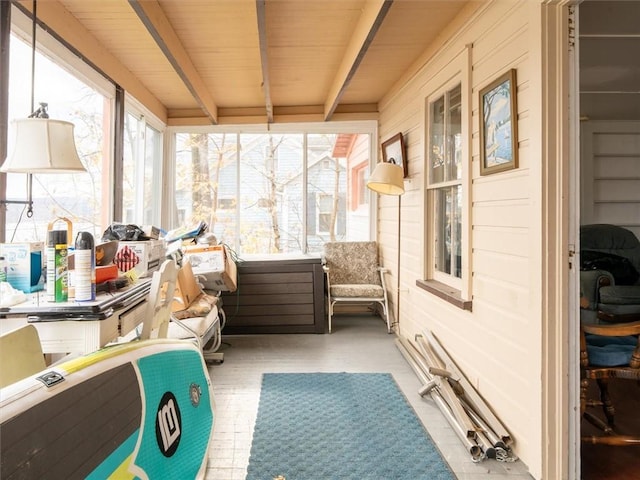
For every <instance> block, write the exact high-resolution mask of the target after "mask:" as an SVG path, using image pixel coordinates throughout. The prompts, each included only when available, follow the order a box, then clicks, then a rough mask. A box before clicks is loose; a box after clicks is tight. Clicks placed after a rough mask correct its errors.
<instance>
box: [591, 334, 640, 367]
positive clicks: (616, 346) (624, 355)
mask: <svg viewBox="0 0 640 480" xmlns="http://www.w3.org/2000/svg"><path fill="white" fill-rule="evenodd" d="M585 339H586V341H587V354H588V356H589V365H596V366H601V367H617V366H623V365H628V364H629V362H630V361H631V355H632V354H633V351H634V350H635V348H636V345H637V344H638V338H637V337H636V336H634V335H629V336H626V337H605V336H602V335H591V334H586V335H585Z"/></svg>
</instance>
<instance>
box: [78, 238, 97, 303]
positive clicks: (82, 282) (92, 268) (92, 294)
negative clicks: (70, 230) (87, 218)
mask: <svg viewBox="0 0 640 480" xmlns="http://www.w3.org/2000/svg"><path fill="white" fill-rule="evenodd" d="M75 247H76V248H75V253H74V256H75V260H74V261H75V274H74V277H73V282H74V287H75V295H76V297H75V299H76V302H89V301H92V300H95V299H96V247H95V242H94V240H93V235H91V234H90V233H89V232H78V235H77V236H76V244H75Z"/></svg>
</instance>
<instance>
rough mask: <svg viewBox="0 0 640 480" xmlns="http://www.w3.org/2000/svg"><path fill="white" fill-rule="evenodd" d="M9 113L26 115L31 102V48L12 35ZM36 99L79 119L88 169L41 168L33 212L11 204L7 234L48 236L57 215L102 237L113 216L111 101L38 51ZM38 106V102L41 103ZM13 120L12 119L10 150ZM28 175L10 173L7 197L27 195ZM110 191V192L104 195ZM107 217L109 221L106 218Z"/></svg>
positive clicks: (57, 113)
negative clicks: (108, 173)
mask: <svg viewBox="0 0 640 480" xmlns="http://www.w3.org/2000/svg"><path fill="white" fill-rule="evenodd" d="M10 62H11V63H10V76H9V119H10V120H11V119H14V118H26V117H27V116H28V115H29V114H30V113H31V111H30V108H31V107H30V103H31V82H30V79H31V48H30V46H29V45H27V44H25V43H24V42H23V41H22V40H21V39H19V38H18V37H16V36H14V35H12V36H11V54H10ZM35 99H36V101H40V100H42V101H47V102H48V104H49V115H50V117H51V118H54V119H58V120H66V121H70V122H72V123H74V125H75V131H74V134H75V141H76V147H77V150H78V154H79V156H80V159H81V160H82V163H83V164H84V166H85V168H86V169H87V173H78V174H38V175H34V177H33V200H34V205H33V210H34V215H33V217H32V218H27V217H26V215H25V214H24V212H25V208H24V206H23V205H8V208H7V221H6V240H7V241H8V242H10V241H44V240H45V238H46V230H47V224H48V223H49V222H50V221H52V220H53V219H55V218H56V217H67V218H69V219H70V220H72V222H73V230H74V232H77V231H80V230H84V231H89V232H91V233H92V234H93V235H94V236H96V237H97V238H101V237H102V232H103V231H104V228H105V227H106V225H103V219H106V218H107V217H108V209H109V202H108V201H107V199H108V192H106V191H105V192H103V178H102V172H103V170H105V167H104V165H107V164H108V158H109V146H108V139H109V124H108V121H107V120H105V119H108V118H109V117H110V115H109V105H110V103H109V101H108V99H107V98H105V97H104V96H103V95H101V94H100V93H98V92H97V91H96V90H95V89H93V88H92V87H91V86H89V85H87V84H86V83H84V82H82V81H80V80H79V79H78V78H76V77H75V76H73V75H71V74H70V73H68V72H67V71H66V70H64V69H62V68H61V67H59V66H58V65H56V64H54V63H53V62H52V61H51V60H49V59H48V58H47V57H45V56H43V55H40V54H39V53H37V54H36V75H35ZM36 106H37V105H36ZM13 128H14V127H13V125H12V122H11V121H10V122H9V131H8V139H9V145H8V150H9V152H10V151H11V150H12V144H11V142H12V141H13ZM25 186H26V175H24V174H8V175H7V198H8V199H10V200H11V199H13V200H24V199H26V187H25ZM103 194H104V198H103ZM104 223H106V221H105V222H104Z"/></svg>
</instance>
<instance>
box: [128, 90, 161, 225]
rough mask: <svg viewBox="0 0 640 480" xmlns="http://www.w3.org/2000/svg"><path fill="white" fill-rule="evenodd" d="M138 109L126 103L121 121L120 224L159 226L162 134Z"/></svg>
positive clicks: (132, 104) (131, 102)
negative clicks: (125, 110) (122, 132)
mask: <svg viewBox="0 0 640 480" xmlns="http://www.w3.org/2000/svg"><path fill="white" fill-rule="evenodd" d="M140 112H141V107H139V106H138V105H136V104H135V102H133V101H132V100H129V101H128V104H127V112H126V114H125V119H124V137H123V166H122V177H123V180H122V181H123V187H124V188H123V189H122V209H123V212H122V221H123V222H124V223H134V224H138V225H161V221H160V205H161V200H162V197H163V196H162V189H161V185H162V133H161V131H160V125H159V122H157V121H156V122H154V125H151V124H150V123H149V120H148V118H149V117H148V116H145V115H144V114H142V113H140Z"/></svg>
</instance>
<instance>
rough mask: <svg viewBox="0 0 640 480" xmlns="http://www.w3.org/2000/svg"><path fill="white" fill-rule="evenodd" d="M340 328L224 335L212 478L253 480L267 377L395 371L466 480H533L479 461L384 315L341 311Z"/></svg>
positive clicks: (517, 468)
mask: <svg viewBox="0 0 640 480" xmlns="http://www.w3.org/2000/svg"><path fill="white" fill-rule="evenodd" d="M232 321H233V319H230V320H229V322H232ZM333 325H334V327H333V333H332V334H330V335H329V334H326V335H314V334H303V335H300V334H289V335H275V334H273V335H236V336H225V335H223V345H222V346H221V348H220V350H219V351H221V352H224V362H223V363H222V364H219V365H216V364H213V365H211V366H210V367H209V372H210V375H211V381H212V383H213V390H214V395H215V402H216V422H215V428H214V437H213V443H212V446H211V450H210V452H209V462H208V468H207V474H206V479H207V480H241V479H244V478H245V475H246V469H247V465H248V463H249V452H250V450H251V439H252V435H253V428H254V424H255V420H256V414H257V411H258V402H259V399H260V384H261V381H262V374H263V373H278V372H388V373H391V374H392V375H393V377H394V379H395V380H396V382H397V383H398V385H399V386H400V388H401V390H402V391H403V392H404V394H405V396H406V397H407V399H408V400H409V403H410V404H411V405H412V407H413V408H414V410H415V412H416V414H417V415H418V417H419V418H420V420H421V421H422V422H423V424H424V425H425V427H426V429H427V430H428V432H429V434H430V435H431V437H432V439H433V441H434V443H435V444H436V445H437V447H438V448H439V449H440V452H441V453H442V455H443V457H444V458H445V460H446V461H447V462H448V463H449V465H450V467H451V469H452V470H453V472H454V473H455V474H456V476H457V478H458V479H459V480H485V479H492V480H495V479H500V478H502V479H505V480H507V479H508V480H531V478H532V477H531V476H530V475H529V474H528V473H527V467H526V465H524V464H523V463H522V462H520V461H516V462H513V463H505V462H498V461H496V460H492V459H486V460H483V461H482V462H479V463H473V462H472V461H471V456H470V454H469V453H468V451H467V450H466V449H465V448H464V446H463V445H462V442H461V441H460V439H459V438H458V437H457V436H456V434H455V433H454V432H453V430H452V429H451V427H450V426H449V424H448V423H447V420H446V419H445V417H444V416H443V415H442V414H441V413H440V410H439V409H438V407H437V406H436V405H435V404H434V403H433V402H432V401H431V399H430V397H425V398H422V397H420V395H418V393H417V392H418V389H419V388H420V382H419V380H418V378H417V376H416V375H415V373H414V371H413V370H412V368H411V366H410V365H409V364H408V363H407V361H406V360H405V359H404V357H403V356H402V354H401V353H400V351H399V350H398V348H397V347H396V345H395V341H394V340H395V335H393V334H391V335H390V334H388V333H387V331H386V325H385V324H384V323H383V322H382V320H381V319H380V318H379V317H376V316H370V315H355V316H335V317H334V322H333ZM223 333H224V332H223ZM515 440H516V442H517V439H515ZM265 480H271V479H265ZM309 480H311V479H309ZM313 480H317V479H313ZM380 480H391V479H380Z"/></svg>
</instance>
